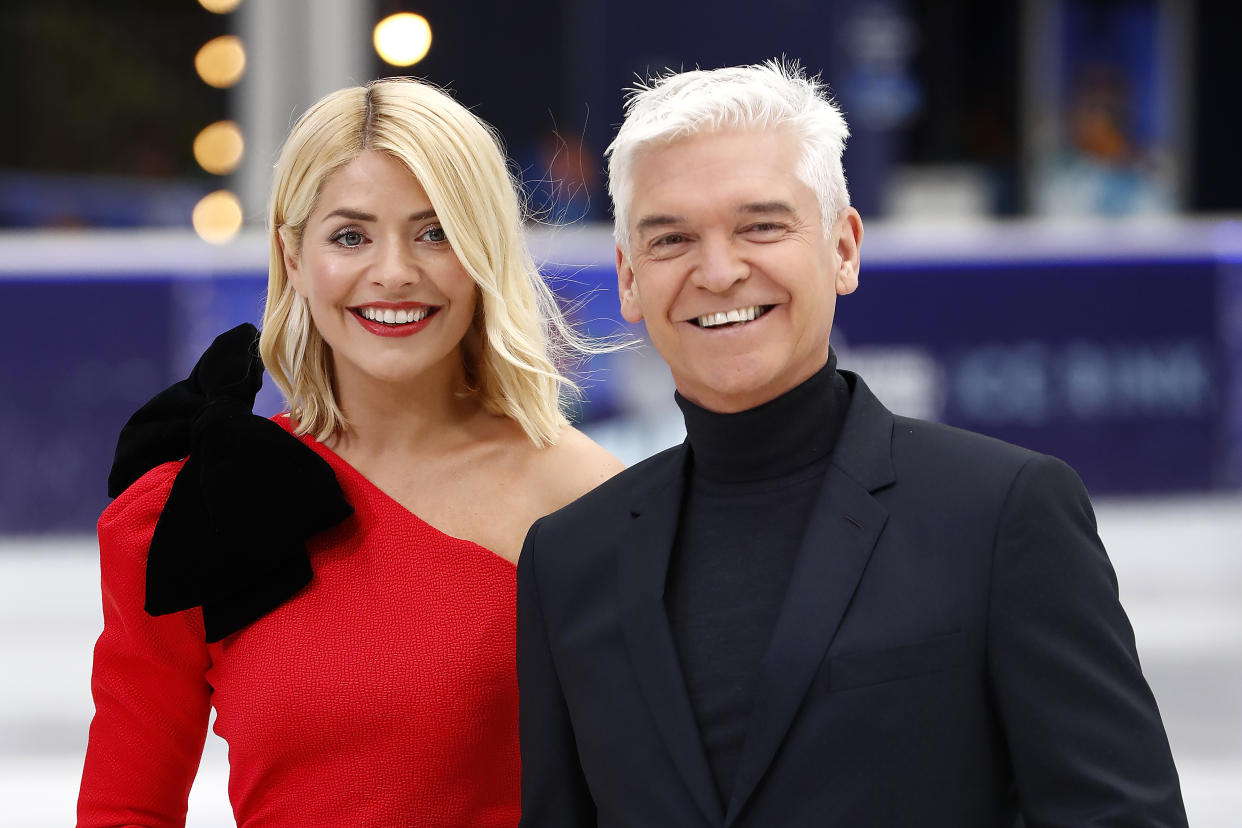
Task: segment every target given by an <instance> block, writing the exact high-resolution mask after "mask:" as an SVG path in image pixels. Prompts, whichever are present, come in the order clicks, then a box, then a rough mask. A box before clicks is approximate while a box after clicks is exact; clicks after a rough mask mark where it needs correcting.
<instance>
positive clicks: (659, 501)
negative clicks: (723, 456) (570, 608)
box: [618, 444, 723, 825]
mask: <svg viewBox="0 0 1242 828" xmlns="http://www.w3.org/2000/svg"><path fill="white" fill-rule="evenodd" d="M688 455H689V449H688V446H687V445H686V444H683V445H682V446H681V447H680V449H679V450H676V451H673V452H670V456H669V460H668V462H667V463H666V464H665V465H664V466H663V467H662V468H661V469H659V470H658V471H657V472H656V473H655V475H654V477H655V481H654V483H655V484H654V485H653V486H652V487H650V488H648V489H647V490H646V491H645V493H644V494H643V495H642V496H641V497H640V498H639V499H638V500H637V501H636V502H635V505H634V507H633V508H632V509H631V515H632V517H631V520H630V525H629V527H628V531H627V533H626V535H625V537H623V538H622V539H621V544H620V548H621V550H622V553H621V555H620V562H619V565H618V566H619V572H618V587H619V597H620V604H621V620H622V624H623V626H624V629H625V640H626V644H627V646H628V648H629V654H630V660H631V662H632V664H633V666H634V674H635V676H636V677H637V679H638V684H639V686H640V687H641V688H642V692H643V696H644V697H645V698H646V701H647V707H648V708H649V710H650V711H651V716H652V718H653V719H654V720H655V723H656V727H657V729H658V730H659V732H660V736H661V737H662V738H663V740H664V744H665V746H666V747H667V748H668V752H669V754H670V755H671V756H672V758H673V763H674V764H675V765H676V766H677V770H678V771H679V772H680V773H681V776H682V779H683V780H684V781H685V783H686V786H687V787H688V788H689V789H690V792H691V794H692V795H693V796H694V800H695V802H696V803H698V806H699V808H700V809H701V810H702V811H703V815H704V816H705V817H707V819H708V821H709V822H710V823H711V824H713V825H719V824H720V821H721V818H722V816H723V813H722V809H721V806H720V795H719V793H718V792H717V790H716V784H715V781H714V780H713V778H712V775H711V770H710V769H709V767H708V764H707V756H706V754H705V752H704V750H703V743H702V740H701V738H700V736H699V728H698V723H697V722H696V721H695V718H694V712H693V711H692V710H691V708H690V699H689V696H688V695H687V693H686V685H685V680H684V679H683V677H682V673H681V662H680V661H679V660H678V657H677V649H676V646H675V645H674V643H673V636H672V632H671V631H670V629H669V624H668V614H667V613H666V612H665V609H664V583H665V579H666V576H667V574H668V564H669V556H670V554H671V552H672V548H673V541H674V539H675V536H676V533H677V522H678V515H679V513H680V511H681V501H682V494H683V492H684V489H685V473H686V460H687V457H688Z"/></svg>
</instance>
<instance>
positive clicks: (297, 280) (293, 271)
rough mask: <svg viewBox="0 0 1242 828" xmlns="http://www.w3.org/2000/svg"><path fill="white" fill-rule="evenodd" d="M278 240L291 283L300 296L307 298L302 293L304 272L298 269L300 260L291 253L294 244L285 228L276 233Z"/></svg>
mask: <svg viewBox="0 0 1242 828" xmlns="http://www.w3.org/2000/svg"><path fill="white" fill-rule="evenodd" d="M276 239H277V241H279V242H280V256H281V258H282V259H284V262H285V272H286V273H288V274H289V281H290V282H292V283H293V289H294V290H295V291H297V292H298V293H299V294H301V295H303V296H305V295H306V294H305V293H303V292H302V271H301V270H300V269H299V268H298V260H297V257H295V256H294V255H293V254H291V253H290V252H289V250H290V248H291V247H292V244H291V243H290V242H289V239H288V236H286V235H285V228H283V227H281V228H280V229H279V230H277V231H276Z"/></svg>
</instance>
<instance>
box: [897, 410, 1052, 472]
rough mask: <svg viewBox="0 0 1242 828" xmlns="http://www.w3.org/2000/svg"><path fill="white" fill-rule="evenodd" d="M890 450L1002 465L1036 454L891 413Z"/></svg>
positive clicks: (1020, 464)
mask: <svg viewBox="0 0 1242 828" xmlns="http://www.w3.org/2000/svg"><path fill="white" fill-rule="evenodd" d="M893 450H894V452H900V451H906V452H913V453H916V454H917V455H918V456H921V457H924V458H926V459H933V460H934V459H941V458H945V459H949V458H953V459H956V458H962V457H968V458H971V459H973V460H976V461H981V462H986V463H996V464H1000V465H1005V466H1022V465H1023V464H1025V463H1026V462H1027V461H1029V460H1031V459H1032V458H1034V457H1037V456H1039V453H1038V452H1036V451H1032V450H1031V449H1028V448H1024V447H1022V446H1019V445H1017V444H1015V443H1008V442H1005V441H1004V440H1000V439H997V438H996V437H989V436H988V435H986V434H980V433H979V432H977V431H968V430H967V429H964V428H958V427H957V426H951V425H946V424H944V423H937V422H932V421H930V420H919V419H916V418H914V417H903V416H901V415H896V414H895V415H893Z"/></svg>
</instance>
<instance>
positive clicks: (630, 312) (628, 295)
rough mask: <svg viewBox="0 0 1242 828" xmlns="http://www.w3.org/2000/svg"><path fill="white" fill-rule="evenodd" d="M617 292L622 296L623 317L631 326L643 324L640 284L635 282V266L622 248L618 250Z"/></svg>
mask: <svg viewBox="0 0 1242 828" xmlns="http://www.w3.org/2000/svg"><path fill="white" fill-rule="evenodd" d="M617 292H618V293H619V294H620V295H621V316H622V317H623V318H624V319H625V321H626V322H629V323H630V324H631V325H634V324H637V323H639V322H641V321H642V320H643V309H642V302H641V300H640V299H639V296H638V283H637V282H635V281H634V266H633V265H632V264H630V260H629V257H628V256H626V255H625V252H624V251H623V250H622V249H621V248H620V247H618V248H617Z"/></svg>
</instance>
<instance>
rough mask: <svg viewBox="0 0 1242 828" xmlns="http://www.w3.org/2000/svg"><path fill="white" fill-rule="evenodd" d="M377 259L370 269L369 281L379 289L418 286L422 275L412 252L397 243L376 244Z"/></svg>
mask: <svg viewBox="0 0 1242 828" xmlns="http://www.w3.org/2000/svg"><path fill="white" fill-rule="evenodd" d="M377 247H379V250H378V251H377V257H376V260H375V264H374V268H373V269H372V274H371V281H372V282H373V283H374V284H376V285H379V286H381V287H390V288H392V287H405V286H407V285H414V284H418V282H419V281H420V280H421V279H422V274H421V273H420V272H419V269H418V262H417V260H416V257H415V256H414V252H413V251H412V250H410V249H408V248H407V246H406V245H404V244H402V243H400V242H397V241H389V242H386V243H385V242H377Z"/></svg>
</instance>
